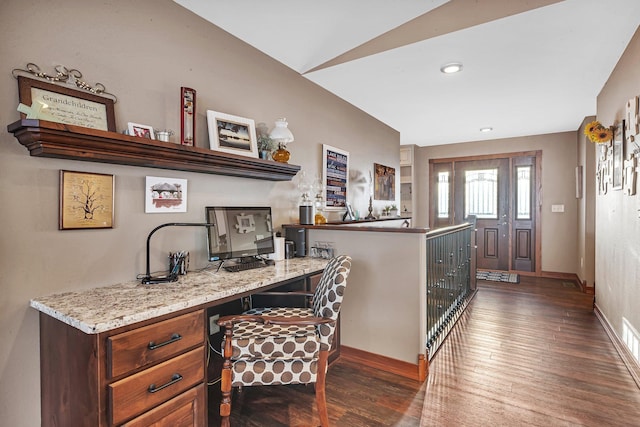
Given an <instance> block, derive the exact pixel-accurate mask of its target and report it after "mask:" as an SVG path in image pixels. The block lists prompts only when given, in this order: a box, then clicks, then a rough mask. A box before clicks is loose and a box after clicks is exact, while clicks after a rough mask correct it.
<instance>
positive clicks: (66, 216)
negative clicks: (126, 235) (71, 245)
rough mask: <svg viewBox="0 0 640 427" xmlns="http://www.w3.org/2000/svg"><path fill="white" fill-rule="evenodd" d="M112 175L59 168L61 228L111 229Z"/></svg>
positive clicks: (113, 182) (113, 186)
mask: <svg viewBox="0 0 640 427" xmlns="http://www.w3.org/2000/svg"><path fill="white" fill-rule="evenodd" d="M114 184H115V178H114V176H113V175H107V174H101V173H89V172H73V171H66V170H61V171H60V215H59V224H58V228H59V229H60V230H77V229H87V228H113V212H114V209H113V202H114V188H115V185H114Z"/></svg>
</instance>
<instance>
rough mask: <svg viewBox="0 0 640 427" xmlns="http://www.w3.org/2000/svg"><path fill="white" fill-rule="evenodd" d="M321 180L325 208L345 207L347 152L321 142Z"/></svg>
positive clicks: (347, 180)
mask: <svg viewBox="0 0 640 427" xmlns="http://www.w3.org/2000/svg"><path fill="white" fill-rule="evenodd" d="M322 182H323V184H324V200H325V202H326V210H343V209H345V208H346V207H347V190H348V188H349V153H348V152H347V151H344V150H341V149H339V148H335V147H332V146H330V145H327V144H322Z"/></svg>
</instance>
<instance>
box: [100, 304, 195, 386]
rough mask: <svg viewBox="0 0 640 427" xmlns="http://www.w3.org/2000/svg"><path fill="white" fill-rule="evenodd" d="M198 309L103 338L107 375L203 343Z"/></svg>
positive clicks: (113, 375) (118, 373) (142, 364)
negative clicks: (105, 341)
mask: <svg viewBox="0 0 640 427" xmlns="http://www.w3.org/2000/svg"><path fill="white" fill-rule="evenodd" d="M203 331H204V314H203V312H202V310H199V311H196V312H193V313H188V314H185V315H182V316H178V317H175V318H173V319H167V320H164V321H162V322H158V323H154V324H153V325H149V326H145V327H142V328H138V329H134V330H132V331H129V332H124V333H122V334H118V335H114V336H112V337H109V338H107V366H108V372H109V375H110V378H115V377H118V376H120V375H124V374H126V373H129V372H131V371H133V370H135V369H138V368H140V367H143V366H146V365H150V364H152V363H155V362H157V361H159V360H163V359H166V358H168V357H171V356H174V355H176V354H180V353H182V352H184V351H185V350H187V349H189V348H191V347H193V346H196V345H199V344H201V343H202V342H204V334H203Z"/></svg>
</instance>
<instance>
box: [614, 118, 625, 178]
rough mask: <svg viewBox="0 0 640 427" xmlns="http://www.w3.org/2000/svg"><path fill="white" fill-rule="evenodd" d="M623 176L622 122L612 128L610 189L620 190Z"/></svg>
mask: <svg viewBox="0 0 640 427" xmlns="http://www.w3.org/2000/svg"><path fill="white" fill-rule="evenodd" d="M623 176H624V120H623V121H622V122H620V123H618V124H616V125H614V126H613V157H612V165H611V189H612V190H622V184H623V182H622V180H623Z"/></svg>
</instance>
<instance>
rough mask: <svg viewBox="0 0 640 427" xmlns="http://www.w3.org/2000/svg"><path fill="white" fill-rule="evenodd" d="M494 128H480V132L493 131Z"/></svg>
mask: <svg viewBox="0 0 640 427" xmlns="http://www.w3.org/2000/svg"><path fill="white" fill-rule="evenodd" d="M492 130H493V128H490V127H486V128H480V132H491V131H492Z"/></svg>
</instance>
